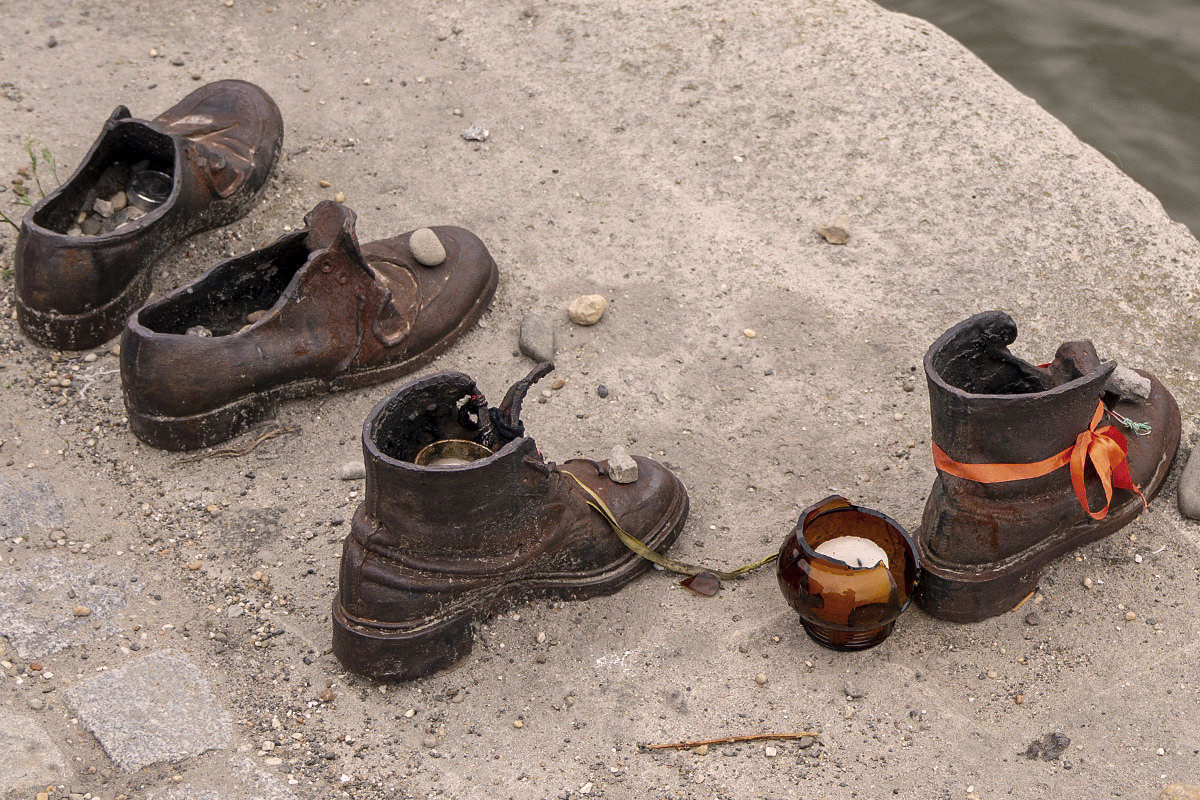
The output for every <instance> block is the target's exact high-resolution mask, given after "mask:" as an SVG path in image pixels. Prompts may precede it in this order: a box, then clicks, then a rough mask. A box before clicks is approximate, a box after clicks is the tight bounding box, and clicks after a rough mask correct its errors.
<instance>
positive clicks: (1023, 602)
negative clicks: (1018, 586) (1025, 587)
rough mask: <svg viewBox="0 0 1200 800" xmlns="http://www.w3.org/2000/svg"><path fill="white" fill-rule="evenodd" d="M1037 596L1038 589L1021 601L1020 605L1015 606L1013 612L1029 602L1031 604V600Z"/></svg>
mask: <svg viewBox="0 0 1200 800" xmlns="http://www.w3.org/2000/svg"><path fill="white" fill-rule="evenodd" d="M1035 594H1037V589H1034V590H1033V591H1032V592H1030V593H1029V594H1027V595H1025V597H1024V598H1022V599H1021V602H1019V603H1017V604H1016V605H1015V606H1013V609H1012V610H1013V611H1016V610H1017V609H1018V608H1020V607H1021V606H1023V605H1025V604H1026V603H1028V602H1029V598H1031V597H1033V596H1034V595H1035Z"/></svg>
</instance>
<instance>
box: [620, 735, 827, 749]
mask: <svg viewBox="0 0 1200 800" xmlns="http://www.w3.org/2000/svg"><path fill="white" fill-rule="evenodd" d="M820 735H821V734H819V733H817V732H816V731H800V732H799V733H752V734H749V735H747V736H722V737H721V738H719V739H700V740H698V741H695V742H671V743H670V744H644V745H642V749H643V750H685V749H687V748H689V747H699V746H700V745H703V744H731V743H733V742H758V741H762V740H764V739H803V738H804V737H805V736H820Z"/></svg>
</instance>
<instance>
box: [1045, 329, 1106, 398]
mask: <svg viewBox="0 0 1200 800" xmlns="http://www.w3.org/2000/svg"><path fill="white" fill-rule="evenodd" d="M1100 369H1101V361H1100V356H1098V355H1097V354H1096V347H1095V345H1093V344H1092V343H1091V342H1090V341H1088V340H1086V339H1085V340H1083V341H1079V342H1065V343H1063V344H1062V345H1060V346H1059V348H1058V352H1057V353H1055V354H1054V361H1052V362H1051V363H1050V364H1049V365H1048V366H1047V367H1046V371H1047V372H1049V374H1050V385H1051V387H1054V386H1062V385H1063V384H1064V383H1070V382H1071V381H1073V380H1076V379H1077V378H1082V377H1084V376H1085V375H1091V374H1093V373H1095V372H1097V371H1099V370H1100Z"/></svg>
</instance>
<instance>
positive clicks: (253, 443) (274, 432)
mask: <svg viewBox="0 0 1200 800" xmlns="http://www.w3.org/2000/svg"><path fill="white" fill-rule="evenodd" d="M298 430H300V429H299V428H297V427H295V426H293V425H288V426H286V427H284V426H280V425H276V426H274V427H271V428H267V429H266V430H264V431H263V432H262V433H260V434H259V435H258V436H256V437H254V438H253V439H251V440H250V441H249V442H247V443H246V444H244V445H242V446H240V447H222V448H221V449H220V450H210V451H208V452H207V453H197V454H196V455H194V456H188V457H187V458H181V459H179V460H178V461H176V462H175V463H174V464H172V465H171V466H173V467H178V466H179V465H181V464H191V463H193V462H195V461H203V460H204V459H206V458H240V457H241V456H244V455H249V453H250V452H251V451H252V450H254V448H256V447H258V446H259V445H260V444H262V443H263V442H265V441H266V440H267V439H274V438H275V437H276V436H282V435H283V434H285V433H293V432H295V431H298Z"/></svg>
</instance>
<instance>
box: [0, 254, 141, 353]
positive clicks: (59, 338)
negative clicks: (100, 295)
mask: <svg viewBox="0 0 1200 800" xmlns="http://www.w3.org/2000/svg"><path fill="white" fill-rule="evenodd" d="M149 296H150V270H148V269H146V270H142V271H141V272H140V273H138V275H137V277H135V278H134V279H133V280H132V281H131V282H130V284H129V285H128V286H126V287H125V288H124V289H123V290H122V291H121V293H120V294H119V295H117V296H116V297H114V298H113V299H112V300H109V301H108V302H107V303H105V304H104V305H102V306H99V307H98V308H93V309H91V310H90V311H85V312H83V313H81V314H60V313H58V312H56V311H38V310H37V309H33V308H30V307H29V306H27V305H25V304H24V303H23V302H21V298H19V297H15V296H14V298H13V299H14V300H15V302H16V306H17V323H18V324H19V325H20V326H21V330H23V331H24V332H25V335H26V336H28V337H29V338H30V339H32V340H33V341H34V342H35V343H36V344H38V345H41V346H42V347H52V348H54V349H56V350H88V349H91V348H93V347H98V346H100V345H102V344H104V343H105V342H108V341H110V340H112V339H113V338H115V337H116V336H117V335H118V334H120V333H121V329H122V328H123V327H125V320H127V319H129V315H130V314H132V313H133V312H134V311H136V310H137V309H138V308H140V307H141V305H142V303H144V302H145V301H146V298H147V297H149Z"/></svg>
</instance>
